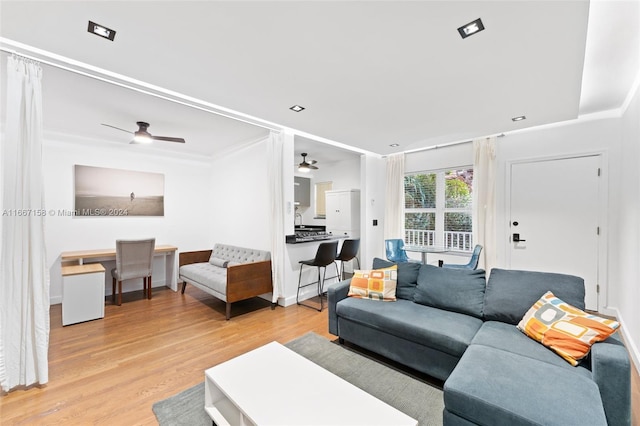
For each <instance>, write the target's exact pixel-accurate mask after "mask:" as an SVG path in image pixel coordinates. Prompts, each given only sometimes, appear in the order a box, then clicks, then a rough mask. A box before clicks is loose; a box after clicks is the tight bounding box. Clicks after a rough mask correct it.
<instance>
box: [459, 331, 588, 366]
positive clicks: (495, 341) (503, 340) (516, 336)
mask: <svg viewBox="0 0 640 426" xmlns="http://www.w3.org/2000/svg"><path fill="white" fill-rule="evenodd" d="M471 344H472V345H483V346H489V347H492V348H495V349H501V350H503V351H507V352H512V353H514V354H517V355H520V356H522V357H526V358H532V359H536V360H538V361H542V362H546V363H548V364H552V365H555V366H557V367H560V368H566V369H568V370H571V371H577V372H578V373H579V374H581V375H583V376H585V377H587V378H590V377H592V375H591V371H589V369H588V368H587V366H583V365H580V366H578V367H576V368H574V367H572V366H571V365H569V364H568V363H567V362H566V361H564V360H563V359H562V358H560V357H559V356H558V355H556V354H555V353H554V352H553V351H552V350H550V349H548V348H546V347H544V346H542V345H541V344H539V343H538V342H536V341H535V340H533V339H530V338H529V337H527V336H526V335H524V334H523V333H522V332H521V331H520V330H518V328H517V327H516V326H515V325H511V324H506V323H504V322H498V321H487V322H485V323H484V324H482V327H480V330H479V331H478V333H477V334H476V335H475V337H474V338H473V340H472V341H471Z"/></svg>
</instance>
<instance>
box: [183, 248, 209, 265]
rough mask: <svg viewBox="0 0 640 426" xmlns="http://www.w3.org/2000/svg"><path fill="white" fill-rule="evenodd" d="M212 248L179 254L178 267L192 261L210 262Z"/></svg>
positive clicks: (189, 263)
mask: <svg viewBox="0 0 640 426" xmlns="http://www.w3.org/2000/svg"><path fill="white" fill-rule="evenodd" d="M211 252H212V250H200V251H185V252H182V253H180V254H179V255H178V268H180V266H184V265H191V264H192V263H203V262H208V261H209V258H210V257H211Z"/></svg>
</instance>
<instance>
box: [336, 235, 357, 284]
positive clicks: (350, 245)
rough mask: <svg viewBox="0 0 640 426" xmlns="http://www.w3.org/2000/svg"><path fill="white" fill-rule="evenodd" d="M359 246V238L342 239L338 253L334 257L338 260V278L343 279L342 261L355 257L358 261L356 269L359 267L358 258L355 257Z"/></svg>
mask: <svg viewBox="0 0 640 426" xmlns="http://www.w3.org/2000/svg"><path fill="white" fill-rule="evenodd" d="M359 248H360V238H355V239H353V240H344V242H343V243H342V248H341V249H340V254H338V257H336V260H339V261H340V279H341V280H344V262H349V261H350V260H351V259H355V260H356V261H357V262H358V269H360V260H359V259H358V258H357V257H356V255H357V254H358V249H359Z"/></svg>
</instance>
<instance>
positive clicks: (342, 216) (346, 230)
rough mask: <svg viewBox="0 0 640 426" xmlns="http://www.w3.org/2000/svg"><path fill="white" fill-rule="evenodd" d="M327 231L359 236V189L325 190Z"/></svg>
mask: <svg viewBox="0 0 640 426" xmlns="http://www.w3.org/2000/svg"><path fill="white" fill-rule="evenodd" d="M326 203H327V218H326V221H327V222H326V223H327V231H328V232H331V233H333V235H345V234H346V235H348V236H349V237H352V238H358V237H359V236H360V190H359V189H347V190H335V191H327V192H326Z"/></svg>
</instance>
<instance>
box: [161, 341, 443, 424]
mask: <svg viewBox="0 0 640 426" xmlns="http://www.w3.org/2000/svg"><path fill="white" fill-rule="evenodd" d="M285 346H287V347H288V348H289V349H291V350H293V351H294V352H297V353H299V354H300V355H302V356H304V357H305V358H307V359H309V360H311V361H313V362H315V363H316V364H318V365H320V366H321V367H323V368H325V369H327V370H329V371H331V372H332V373H333V374H335V375H337V376H339V377H342V378H343V379H344V380H346V381H347V382H349V383H351V384H353V385H355V386H357V387H359V388H360V389H363V390H364V391H366V392H368V393H369V394H371V395H373V396H375V397H376V398H378V399H380V400H382V401H384V402H386V403H387V404H389V405H391V406H392V407H395V408H396V409H398V410H400V411H402V412H403V413H405V414H407V415H408V416H410V417H412V418H414V419H416V420H418V423H419V424H420V425H442V409H443V408H444V402H443V399H442V390H441V389H439V388H437V387H435V386H433V385H431V384H429V383H425V382H424V381H421V380H418V379H416V378H414V377H412V376H410V375H408V374H405V373H404V372H401V371H398V370H397V369H394V368H391V367H389V366H386V365H384V364H382V363H380V362H377V361H375V360H373V359H370V358H368V357H366V356H363V355H361V354H359V353H356V352H354V351H352V350H350V349H348V348H346V347H343V346H340V345H337V344H335V343H332V342H330V341H329V340H327V339H325V338H324V337H321V336H318V335H317V334H314V333H308V334H305V335H304V336H302V337H299V338H297V339H295V340H292V341H291V342H289V343H287V344H286V345H285ZM203 374H204V373H203ZM153 412H154V413H155V415H156V418H157V419H158V423H159V424H160V426H179V425H184V426H199V425H202V426H205V425H207V426H209V425H211V419H210V418H209V417H208V416H207V414H206V413H205V411H204V382H203V383H200V384H198V385H196V386H193V387H191V388H189V389H186V390H184V391H182V392H180V393H178V394H177V395H174V396H172V397H170V398H167V399H165V400H162V401H159V402H156V403H155V404H153Z"/></svg>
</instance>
